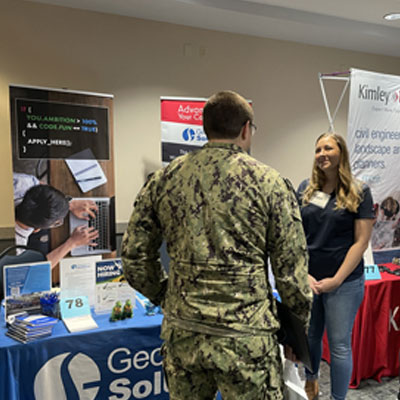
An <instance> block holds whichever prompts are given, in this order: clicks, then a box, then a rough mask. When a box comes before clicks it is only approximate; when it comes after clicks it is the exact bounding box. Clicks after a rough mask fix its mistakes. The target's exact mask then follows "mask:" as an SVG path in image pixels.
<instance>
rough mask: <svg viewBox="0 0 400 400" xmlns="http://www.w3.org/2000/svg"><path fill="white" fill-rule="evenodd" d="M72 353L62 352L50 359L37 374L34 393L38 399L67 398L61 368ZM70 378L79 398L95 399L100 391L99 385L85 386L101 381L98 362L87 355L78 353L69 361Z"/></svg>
mask: <svg viewBox="0 0 400 400" xmlns="http://www.w3.org/2000/svg"><path fill="white" fill-rule="evenodd" d="M70 354H71V353H62V354H59V355H58V356H55V357H53V358H51V359H50V360H48V361H47V362H46V363H45V364H44V365H43V366H42V368H40V370H39V372H38V373H37V374H36V377H35V383H34V394H35V398H36V400H45V399H57V400H67V399H68V394H67V393H66V390H65V387H64V383H63V380H62V376H61V368H62V366H63V363H64V361H65V359H66V358H67V357H68V356H69V355H70ZM67 369H68V372H69V375H70V378H71V380H72V382H73V385H74V386H75V389H76V391H77V393H78V396H79V397H78V398H79V399H85V400H94V399H95V398H96V396H97V393H98V391H99V386H98V385H97V386H92V385H90V387H88V388H84V387H85V385H88V384H92V383H95V382H99V381H100V379H101V375H100V370H99V368H98V366H97V365H96V363H95V362H94V361H93V360H92V359H91V358H90V357H88V356H87V355H85V354H82V353H78V354H76V355H75V356H74V357H72V359H71V360H70V361H69V362H68V366H67Z"/></svg>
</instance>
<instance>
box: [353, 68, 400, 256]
mask: <svg viewBox="0 0 400 400" xmlns="http://www.w3.org/2000/svg"><path fill="white" fill-rule="evenodd" d="M347 140H348V144H349V151H350V161H351V167H352V171H353V174H354V175H355V176H356V177H357V178H359V179H361V180H362V181H364V182H365V183H367V184H368V185H369V186H370V188H371V190H372V195H373V199H374V203H375V208H376V216H377V220H376V223H375V225H374V230H373V235H372V248H373V250H374V252H376V251H383V250H385V251H388V250H392V251H393V250H396V253H397V254H398V252H399V251H400V222H399V219H400V206H399V204H400V76H394V75H385V74H379V73H375V72H369V71H362V70H357V69H352V70H351V83H350V101H349V117H348V133H347Z"/></svg>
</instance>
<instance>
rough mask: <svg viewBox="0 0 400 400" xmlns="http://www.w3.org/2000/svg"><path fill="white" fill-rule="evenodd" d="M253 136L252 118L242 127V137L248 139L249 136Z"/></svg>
mask: <svg viewBox="0 0 400 400" xmlns="http://www.w3.org/2000/svg"><path fill="white" fill-rule="evenodd" d="M249 135H250V136H251V124H250V120H249V121H247V122H246V123H245V124H244V125H243V126H242V129H241V130H240V139H241V140H243V141H246V140H247V138H248V137H249Z"/></svg>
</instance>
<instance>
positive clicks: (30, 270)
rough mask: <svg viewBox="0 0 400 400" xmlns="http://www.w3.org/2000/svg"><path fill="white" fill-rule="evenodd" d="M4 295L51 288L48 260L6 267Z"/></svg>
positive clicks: (28, 292) (29, 292) (42, 290)
mask: <svg viewBox="0 0 400 400" xmlns="http://www.w3.org/2000/svg"><path fill="white" fill-rule="evenodd" d="M3 282H4V296H5V297H6V298H7V297H9V296H20V295H23V294H31V293H35V292H44V291H47V290H50V289H51V267H50V263H49V262H48V261H46V262H38V263H31V264H18V265H6V266H5V267H4V278H3Z"/></svg>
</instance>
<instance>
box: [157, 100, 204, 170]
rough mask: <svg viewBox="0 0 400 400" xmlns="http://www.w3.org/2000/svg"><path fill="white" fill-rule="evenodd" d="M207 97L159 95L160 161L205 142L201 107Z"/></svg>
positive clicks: (186, 151) (165, 160) (170, 159)
mask: <svg viewBox="0 0 400 400" xmlns="http://www.w3.org/2000/svg"><path fill="white" fill-rule="evenodd" d="M206 101H207V99H204V98H180V97H161V151H162V163H163V165H167V164H168V163H170V162H171V161H172V160H173V159H174V158H176V157H178V156H181V155H184V154H186V153H188V152H190V151H193V150H196V149H198V148H200V147H203V145H204V144H205V143H206V142H207V136H206V135H205V133H204V130H203V107H204V105H205V103H206Z"/></svg>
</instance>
